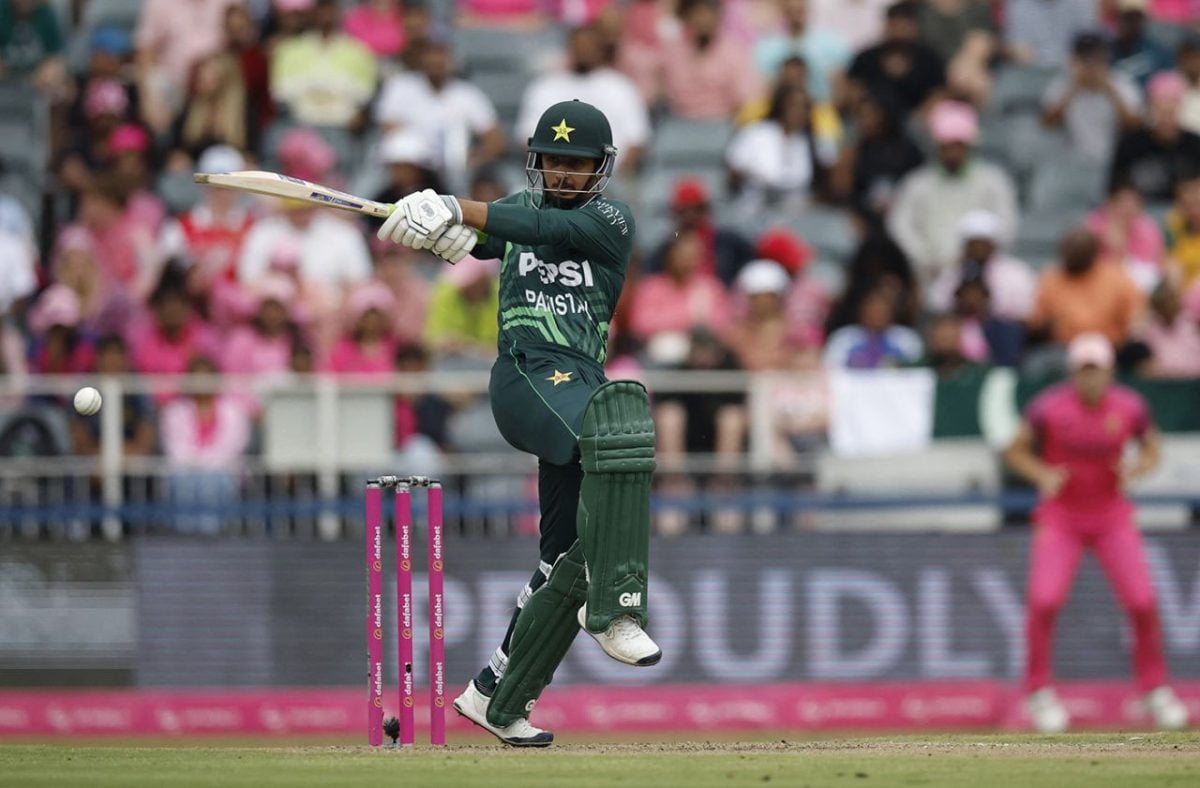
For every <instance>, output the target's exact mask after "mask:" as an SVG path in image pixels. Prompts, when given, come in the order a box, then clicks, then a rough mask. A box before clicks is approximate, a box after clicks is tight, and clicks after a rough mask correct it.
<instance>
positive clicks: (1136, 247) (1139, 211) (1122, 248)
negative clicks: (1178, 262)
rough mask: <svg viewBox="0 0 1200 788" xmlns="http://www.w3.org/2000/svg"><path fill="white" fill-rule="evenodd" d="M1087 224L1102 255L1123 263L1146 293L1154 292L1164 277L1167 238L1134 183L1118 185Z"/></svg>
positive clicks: (1093, 212)
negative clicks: (1163, 267) (1144, 203)
mask: <svg viewBox="0 0 1200 788" xmlns="http://www.w3.org/2000/svg"><path fill="white" fill-rule="evenodd" d="M1086 224H1087V228H1088V229H1089V230H1091V231H1092V233H1093V234H1094V235H1095V236H1096V239H1097V240H1098V241H1099V242H1100V253H1101V254H1103V255H1104V256H1105V257H1106V258H1108V259H1110V260H1116V261H1118V262H1120V263H1122V264H1123V265H1124V266H1125V273H1127V274H1129V278H1130V279H1132V280H1133V281H1134V282H1136V283H1137V285H1138V287H1140V288H1141V289H1142V290H1143V291H1144V292H1149V291H1151V290H1153V289H1154V286H1155V285H1157V284H1158V281H1159V280H1160V279H1161V278H1162V273H1163V271H1162V261H1163V255H1164V249H1165V245H1164V243H1163V234H1162V230H1161V229H1160V228H1159V226H1158V222H1156V221H1154V218H1153V217H1152V216H1150V214H1148V213H1146V211H1145V207H1144V205H1143V202H1142V195H1141V194H1140V193H1139V192H1138V190H1137V188H1136V187H1135V186H1134V185H1133V184H1132V183H1131V182H1129V181H1127V180H1124V181H1123V180H1118V181H1114V182H1113V184H1112V186H1111V187H1110V188H1109V192H1108V199H1107V200H1105V202H1104V204H1103V205H1101V206H1100V207H1099V208H1097V209H1096V210H1094V211H1092V212H1091V213H1090V214H1088V217H1087V222H1086Z"/></svg>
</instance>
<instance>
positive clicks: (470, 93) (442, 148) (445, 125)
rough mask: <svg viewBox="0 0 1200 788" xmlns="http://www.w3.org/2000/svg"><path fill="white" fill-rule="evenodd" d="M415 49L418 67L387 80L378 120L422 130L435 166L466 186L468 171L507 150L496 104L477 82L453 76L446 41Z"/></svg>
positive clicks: (376, 113) (455, 183)
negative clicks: (475, 83)
mask: <svg viewBox="0 0 1200 788" xmlns="http://www.w3.org/2000/svg"><path fill="white" fill-rule="evenodd" d="M410 51H411V52H412V55H413V56H414V57H415V58H416V61H417V65H418V68H417V69H416V70H414V71H409V72H402V73H399V74H395V75H393V76H391V77H388V79H387V80H386V81H385V82H384V83H383V88H382V89H381V90H380V91H379V97H378V98H377V99H376V100H375V106H374V108H373V110H372V112H373V117H374V119H375V122H376V123H377V124H379V125H380V126H382V127H383V128H384V129H385V130H391V129H396V128H402V127H403V128H406V129H409V130H412V131H415V132H417V133H419V134H421V135H422V136H423V137H424V139H425V145H426V146H427V147H428V149H429V151H430V156H431V161H430V163H431V166H432V167H433V168H434V169H435V170H437V171H438V172H439V173H440V174H441V176H442V178H443V179H444V180H446V181H447V182H448V185H450V186H451V187H453V188H455V189H462V188H465V187H466V184H467V173H468V172H470V171H471V170H473V169H476V168H478V167H482V166H484V165H487V164H489V163H491V162H493V161H495V160H496V159H498V158H499V157H500V156H501V155H502V154H503V153H504V144H505V143H504V133H503V132H502V131H501V130H500V125H499V122H498V119H497V117H496V107H495V106H494V105H493V104H492V101H491V99H489V98H488V97H487V95H486V94H485V93H484V92H483V91H482V90H480V89H479V88H478V87H476V86H475V85H473V84H471V83H470V82H468V81H466V80H463V79H459V78H458V77H456V76H454V62H453V56H452V53H451V50H450V46H449V44H448V43H447V42H445V41H442V40H434V39H431V40H428V41H425V42H424V43H422V44H421V45H419V46H416V47H413V48H410Z"/></svg>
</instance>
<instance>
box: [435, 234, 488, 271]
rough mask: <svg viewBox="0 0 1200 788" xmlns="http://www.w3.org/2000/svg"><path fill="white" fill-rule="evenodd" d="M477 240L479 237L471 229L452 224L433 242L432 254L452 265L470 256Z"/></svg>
mask: <svg viewBox="0 0 1200 788" xmlns="http://www.w3.org/2000/svg"><path fill="white" fill-rule="evenodd" d="M478 240H479V235H478V234H477V233H476V232H475V230H474V229H473V228H471V227H467V226H466V225H465V224H452V225H450V226H449V227H447V228H446V231H445V232H443V233H442V234H441V236H440V237H439V238H438V239H437V241H435V242H434V244H433V253H434V254H436V255H437V256H438V257H440V258H442V259H443V260H445V261H446V262H447V263H450V264H451V265H453V264H454V263H457V262H458V261H459V260H462V259H463V258H464V257H466V256H467V255H468V254H470V253H471V250H472V249H474V248H475V243H476V242H477V241H478Z"/></svg>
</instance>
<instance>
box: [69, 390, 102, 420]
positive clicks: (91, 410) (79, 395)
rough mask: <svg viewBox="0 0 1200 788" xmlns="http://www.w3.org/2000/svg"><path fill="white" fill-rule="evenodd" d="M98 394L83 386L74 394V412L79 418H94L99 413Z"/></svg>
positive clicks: (99, 400)
mask: <svg viewBox="0 0 1200 788" xmlns="http://www.w3.org/2000/svg"><path fill="white" fill-rule="evenodd" d="M100 403H101V399H100V392H99V391H96V389H94V388H92V387H91V386H84V387H83V388H81V389H80V390H79V391H76V392H75V410H76V411H77V412H78V413H79V415H81V416H94V415H96V414H97V413H99V412H100Z"/></svg>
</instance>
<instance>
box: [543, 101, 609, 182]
mask: <svg viewBox="0 0 1200 788" xmlns="http://www.w3.org/2000/svg"><path fill="white" fill-rule="evenodd" d="M542 154H551V155H559V156H583V157H587V158H589V159H595V160H596V169H595V170H589V171H588V172H587V173H586V174H588V175H594V176H595V177H593V178H592V180H591V181H590V182H589V185H588V188H586V189H556V190H555V191H556V192H557V193H558V194H577V195H589V199H590V198H592V197H595V196H596V195H598V194H600V193H601V192H602V191H604V188H605V187H606V186H608V182H609V180H611V179H612V174H613V168H614V166H615V164H616V161H617V149H616V148H615V147H614V146H613V144H612V127H611V126H610V125H609V124H608V118H606V117H604V113H603V112H601V111H600V110H598V109H597V108H596V107H593V106H592V105H591V104H588V103H586V102H583V101H580V100H579V99H575V100H573V101H560V102H559V103H557V104H554V105H552V106H551V107H550V108H549V109H547V110H546V111H545V112H543V113H542V117H541V118H539V119H538V122H537V127H536V128H535V129H534V130H533V136H532V137H530V138H529V155H528V157H527V158H526V161H525V176H526V178H527V179H528V181H529V188H531V189H534V190H535V191H544V190H545V171H544V170H543V169H542V166H541V156H542ZM566 174H568V175H577V174H580V173H576V172H569V173H566Z"/></svg>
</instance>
